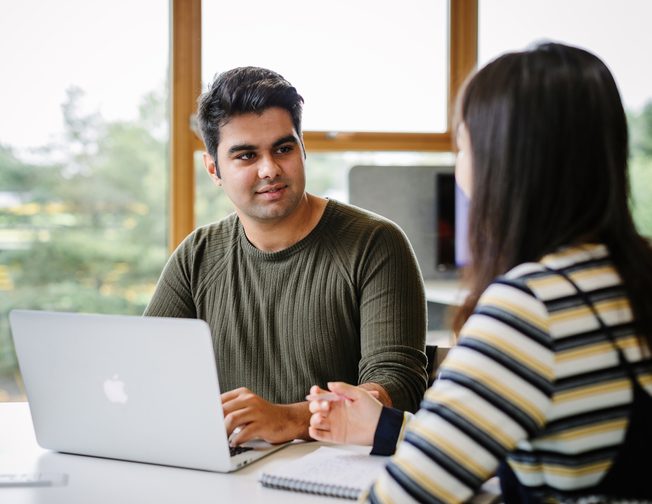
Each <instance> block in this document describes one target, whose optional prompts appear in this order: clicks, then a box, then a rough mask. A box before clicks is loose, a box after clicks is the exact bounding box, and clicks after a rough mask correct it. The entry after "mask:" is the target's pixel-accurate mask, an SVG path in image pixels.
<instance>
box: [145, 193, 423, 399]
mask: <svg viewBox="0 0 652 504" xmlns="http://www.w3.org/2000/svg"><path fill="white" fill-rule="evenodd" d="M145 315H148V316H163V317H186V318H201V319H203V320H205V321H206V322H208V324H209V326H210V328H211V331H212V335H213V345H214V351H215V356H216V363H217V369H218V374H219V380H220V388H221V390H222V391H223V392H225V391H227V390H232V389H234V388H237V387H242V386H245V387H248V388H249V389H251V390H252V391H253V392H255V393H257V394H259V395H261V396H262V397H264V398H265V399H267V400H269V401H272V402H275V403H291V402H299V401H302V400H303V398H304V397H305V395H306V393H307V392H308V390H309V388H310V386H311V385H313V384H317V385H320V386H322V387H324V386H325V385H326V382H328V381H333V380H342V381H347V382H350V383H367V382H374V383H378V384H380V385H382V386H383V387H384V388H385V389H386V390H387V392H388V393H389V395H390V397H391V398H392V401H393V402H394V406H395V407H397V408H401V409H406V410H410V411H414V410H415V409H417V407H418V405H419V402H420V400H421V398H422V396H423V393H424V391H425V387H426V372H425V365H426V358H425V354H424V352H423V351H424V345H425V331H426V312H425V295H424V288H423V282H422V280H421V275H420V272H419V269H418V266H417V263H416V260H415V257H414V254H413V252H412V249H411V247H410V245H409V243H408V241H407V239H406V237H405V235H404V234H403V232H402V231H401V230H400V229H399V228H398V227H397V226H396V225H395V224H394V223H392V222H390V221H388V220H386V219H384V218H382V217H380V216H378V215H375V214H371V213H369V212H366V211H363V210H361V209H359V208H356V207H353V206H349V205H344V204H342V203H338V202H336V201H334V200H330V201H329V202H328V204H327V206H326V209H325V211H324V214H323V216H322V218H321V220H320V221H319V223H318V224H317V226H316V227H315V228H314V229H313V230H312V231H311V232H310V234H309V235H308V236H306V237H305V238H304V239H303V240H301V241H299V242H298V243H296V244H294V245H293V246H291V247H289V248H287V249H285V250H282V251H279V252H262V251H261V250H259V249H257V248H256V247H254V246H253V245H252V244H251V243H250V242H249V241H248V240H247V237H246V235H245V233H244V230H243V228H242V225H241V224H240V221H239V219H238V217H237V216H236V215H235V214H232V215H230V216H229V217H226V218H225V219H223V220H221V221H219V222H217V223H214V224H210V225H208V226H205V227H202V228H199V229H197V230H195V231H194V232H193V233H192V234H190V235H189V236H188V237H187V238H186V239H185V240H184V241H183V243H181V245H179V247H178V248H177V250H176V251H175V252H174V254H173V255H172V256H171V257H170V259H169V261H168V263H167V265H166V266H165V269H164V270H163V273H162V275H161V278H160V280H159V282H158V285H157V288H156V291H155V293H154V296H153V297H152V299H151V301H150V303H149V306H148V307H147V309H146V311H145Z"/></svg>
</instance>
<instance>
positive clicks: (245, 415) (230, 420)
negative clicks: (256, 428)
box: [224, 408, 256, 435]
mask: <svg viewBox="0 0 652 504" xmlns="http://www.w3.org/2000/svg"><path fill="white" fill-rule="evenodd" d="M255 418H256V414H255V411H254V410H253V409H252V408H245V409H239V410H237V411H234V412H233V413H229V414H228V415H226V416H225V417H224V426H225V427H226V432H227V433H228V434H229V435H231V433H232V432H233V430H234V429H235V428H236V427H239V426H241V425H243V424H246V423H249V422H252V421H254V420H255Z"/></svg>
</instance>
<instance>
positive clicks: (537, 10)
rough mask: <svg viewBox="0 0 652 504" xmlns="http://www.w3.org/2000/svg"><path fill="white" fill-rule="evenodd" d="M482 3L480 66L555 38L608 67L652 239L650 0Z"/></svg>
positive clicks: (640, 215)
mask: <svg viewBox="0 0 652 504" xmlns="http://www.w3.org/2000/svg"><path fill="white" fill-rule="evenodd" d="M479 7H480V13H479V34H478V35H479V36H478V53H479V56H478V57H479V63H480V65H483V64H484V63H486V62H488V61H489V60H491V59H493V58H494V57H496V56H498V55H499V54H501V53H503V52H506V51H511V50H519V49H523V48H525V47H527V46H528V45H529V44H531V43H532V42H536V41H541V40H555V41H559V42H564V43H568V44H572V45H577V46H580V47H583V48H585V49H587V50H589V51H591V52H592V53H594V54H596V55H598V56H599V57H600V58H601V59H602V60H603V61H604V62H605V63H606V64H607V66H609V69H610V70H611V71H612V73H613V75H614V78H615V79H616V83H617V84H618V87H619V89H620V93H621V96H622V99H623V102H624V104H625V109H626V111H627V115H628V121H629V126H630V147H631V160H630V178H631V186H632V208H633V211H634V218H635V220H636V223H637V226H638V228H639V230H640V231H641V232H642V233H643V234H645V235H647V236H650V237H652V198H651V197H650V188H651V187H652V66H650V65H649V64H647V61H648V59H649V48H650V47H652V31H651V30H650V28H649V21H650V19H651V18H652V2H649V1H648V0H630V1H628V2H615V1H606V0H601V1H596V0H574V1H573V2H568V1H565V0H545V1H544V0H538V1H529V2H522V1H519V0H480V5H479ZM506 23H509V29H508V30H506V29H505V26H506Z"/></svg>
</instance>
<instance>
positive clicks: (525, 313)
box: [364, 280, 554, 502]
mask: <svg viewBox="0 0 652 504" xmlns="http://www.w3.org/2000/svg"><path fill="white" fill-rule="evenodd" d="M553 371H554V353H553V350H552V345H551V339H550V333H549V326H548V315H547V311H546V309H545V307H544V305H543V303H542V302H541V301H539V300H538V299H536V297H535V296H534V295H533V294H532V293H531V292H530V291H529V290H528V289H527V288H526V287H524V286H523V285H522V284H519V283H515V282H511V281H506V280H505V281H497V282H495V283H493V284H492V285H491V286H490V287H489V288H488V289H487V290H486V291H485V293H484V294H483V296H482V297H481V299H480V302H479V303H478V306H477V307H476V310H475V311H474V314H473V315H472V316H471V317H470V318H469V320H468V321H467V323H466V324H465V325H464V327H463V328H462V336H461V339H460V341H459V344H458V345H457V346H456V347H455V348H454V349H452V350H451V351H450V352H449V354H448V356H447V358H446V359H445V360H444V362H443V364H442V370H441V372H440V374H439V378H438V380H437V381H436V382H435V384H434V385H433V386H432V387H431V388H430V389H429V390H428V391H427V392H426V395H425V397H424V400H423V402H422V403H421V409H420V410H419V411H418V413H417V414H416V415H415V417H414V419H413V420H412V421H411V422H410V424H409V425H408V427H407V430H406V434H405V437H404V439H403V441H402V442H401V443H400V444H399V446H398V449H397V452H396V455H395V456H394V457H392V458H391V459H390V461H389V462H388V464H387V466H386V468H385V471H384V472H383V473H382V475H381V477H380V478H379V480H378V481H377V482H376V483H375V484H374V485H373V487H372V488H371V489H370V491H369V493H368V494H366V495H365V496H364V498H365V499H368V500H370V501H372V502H408V501H410V502H412V501H426V500H432V501H434V502H463V501H466V500H467V499H469V498H470V497H471V496H472V495H474V494H475V493H476V492H477V491H478V490H479V488H480V486H481V485H482V483H483V482H484V481H486V480H487V479H489V478H490V477H491V476H492V475H494V474H495V472H496V469H497V466H498V463H499V462H500V460H502V459H504V458H505V456H506V454H507V453H508V452H510V451H512V450H513V449H514V448H515V446H516V445H517V443H519V442H520V441H522V440H525V439H528V438H531V437H533V436H534V435H536V433H538V432H539V431H540V429H541V428H542V427H543V426H544V424H545V421H546V413H547V411H548V409H549V407H550V405H551V395H552V391H553V376H554V375H553Z"/></svg>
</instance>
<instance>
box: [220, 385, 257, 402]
mask: <svg viewBox="0 0 652 504" xmlns="http://www.w3.org/2000/svg"><path fill="white" fill-rule="evenodd" d="M251 393H252V392H251V390H249V389H248V388H246V387H240V388H237V389H233V390H229V391H228V392H224V393H223V394H221V396H220V397H221V398H222V403H227V402H229V401H232V400H233V399H235V398H236V397H239V396H241V395H245V394H251Z"/></svg>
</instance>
